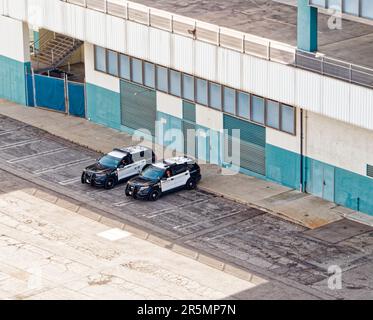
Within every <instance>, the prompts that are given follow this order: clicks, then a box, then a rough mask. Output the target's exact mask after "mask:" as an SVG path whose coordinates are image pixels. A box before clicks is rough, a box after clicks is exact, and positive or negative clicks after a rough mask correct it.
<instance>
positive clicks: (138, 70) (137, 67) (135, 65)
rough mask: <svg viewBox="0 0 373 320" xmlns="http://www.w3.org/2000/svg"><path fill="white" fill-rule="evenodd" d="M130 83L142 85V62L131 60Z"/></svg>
mask: <svg viewBox="0 0 373 320" xmlns="http://www.w3.org/2000/svg"><path fill="white" fill-rule="evenodd" d="M131 61H132V81H134V82H137V83H140V84H142V83H143V81H142V80H143V79H142V78H143V75H142V61H141V60H139V59H135V58H132V59H131Z"/></svg>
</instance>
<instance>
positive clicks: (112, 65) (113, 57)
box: [107, 50, 118, 76]
mask: <svg viewBox="0 0 373 320" xmlns="http://www.w3.org/2000/svg"><path fill="white" fill-rule="evenodd" d="M107 62H108V73H109V74H111V75H113V76H118V54H117V53H116V52H114V51H111V50H108V51H107Z"/></svg>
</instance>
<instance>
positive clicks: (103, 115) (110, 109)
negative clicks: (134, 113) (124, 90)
mask: <svg viewBox="0 0 373 320" xmlns="http://www.w3.org/2000/svg"><path fill="white" fill-rule="evenodd" d="M86 94H87V118H88V119H90V120H91V121H93V122H95V123H98V124H102V125H104V126H107V127H110V128H113V129H118V130H120V129H121V123H120V120H121V109H120V94H119V93H117V92H114V91H110V90H107V89H104V88H101V87H98V86H95V85H93V84H90V83H87V85H86Z"/></svg>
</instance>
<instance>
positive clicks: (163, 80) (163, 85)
mask: <svg viewBox="0 0 373 320" xmlns="http://www.w3.org/2000/svg"><path fill="white" fill-rule="evenodd" d="M157 89H158V90H160V91H163V92H168V70H167V68H164V67H161V66H157Z"/></svg>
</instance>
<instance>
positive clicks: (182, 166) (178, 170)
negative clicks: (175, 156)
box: [172, 164, 186, 176]
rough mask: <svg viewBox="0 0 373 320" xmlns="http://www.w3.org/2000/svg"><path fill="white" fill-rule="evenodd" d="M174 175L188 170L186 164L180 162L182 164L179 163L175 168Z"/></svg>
mask: <svg viewBox="0 0 373 320" xmlns="http://www.w3.org/2000/svg"><path fill="white" fill-rule="evenodd" d="M172 171H173V175H174V176H175V175H178V174H181V173H184V172H185V171H186V165H185V164H180V165H177V166H175V167H174V168H173V170H172Z"/></svg>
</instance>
